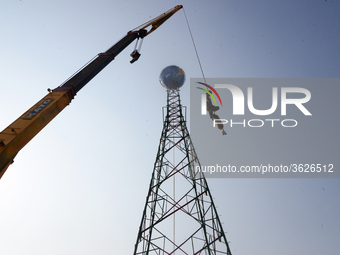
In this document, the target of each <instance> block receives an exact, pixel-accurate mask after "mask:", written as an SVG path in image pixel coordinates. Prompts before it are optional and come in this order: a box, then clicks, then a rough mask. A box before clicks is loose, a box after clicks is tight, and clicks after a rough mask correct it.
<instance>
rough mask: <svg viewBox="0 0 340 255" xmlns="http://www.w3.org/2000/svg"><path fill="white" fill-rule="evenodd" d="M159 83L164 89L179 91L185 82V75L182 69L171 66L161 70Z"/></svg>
mask: <svg viewBox="0 0 340 255" xmlns="http://www.w3.org/2000/svg"><path fill="white" fill-rule="evenodd" d="M159 81H160V83H161V84H162V85H163V87H165V88H166V89H171V90H175V89H179V88H180V87H182V86H183V84H184V82H185V74H184V71H183V69H182V68H180V67H178V66H175V65H171V66H167V67H165V68H164V69H163V71H162V72H161V74H160V76H159Z"/></svg>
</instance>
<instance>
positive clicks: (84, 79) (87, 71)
mask: <svg viewBox="0 0 340 255" xmlns="http://www.w3.org/2000/svg"><path fill="white" fill-rule="evenodd" d="M181 8H182V5H177V6H175V7H174V8H172V9H170V10H168V11H167V12H165V13H163V14H161V15H159V16H158V17H156V18H154V19H152V20H150V21H148V22H146V23H144V24H143V25H141V26H139V27H137V28H135V29H133V30H131V31H129V32H128V33H127V35H126V36H124V37H123V38H122V39H121V40H120V41H118V42H117V43H116V44H115V45H113V46H112V47H111V48H110V49H108V50H107V51H106V52H104V53H99V54H98V55H97V57H96V58H95V59H94V60H92V61H91V62H90V63H89V64H88V65H86V66H85V67H84V68H82V69H81V70H79V71H78V72H77V73H76V74H75V75H73V76H72V77H71V78H70V79H68V80H67V81H66V82H65V83H63V84H62V85H60V86H59V87H57V88H55V89H53V90H51V91H50V92H49V93H48V94H47V95H46V96H45V97H44V98H42V99H41V100H40V101H38V102H37V104H35V105H34V106H32V107H31V108H30V109H29V110H28V111H27V112H25V113H24V114H23V115H21V116H20V117H19V118H18V119H17V120H15V121H14V122H13V123H12V124H10V125H9V126H8V127H7V128H5V129H4V130H3V131H2V132H1V133H0V178H1V177H2V176H3V174H4V173H5V171H6V170H7V168H8V166H9V165H10V164H12V163H13V160H14V157H15V156H16V155H17V153H18V152H19V151H20V150H21V149H22V148H23V147H24V146H25V145H26V144H27V143H28V142H29V141H30V140H31V139H32V138H33V137H34V136H35V135H36V134H38V133H39V132H40V131H41V130H42V129H43V128H44V127H45V126H46V125H47V124H48V123H49V122H50V121H51V120H52V119H53V118H54V117H55V116H57V115H58V114H59V113H60V112H61V111H62V110H63V109H64V108H65V107H66V106H67V105H68V104H69V103H70V102H71V100H72V99H73V98H74V96H75V95H76V94H77V92H78V91H79V90H81V89H82V88H83V87H84V86H85V85H86V84H87V83H88V82H89V81H90V80H91V79H92V78H93V77H95V76H96V75H97V74H98V73H99V72H100V71H101V70H103V69H104V68H105V67H106V66H107V65H108V64H109V63H110V62H111V61H112V60H113V59H114V58H115V57H116V56H117V55H118V54H119V53H120V52H121V51H122V50H124V49H125V48H126V47H127V46H128V45H130V44H131V43H132V42H133V41H134V40H135V39H139V38H144V37H145V36H147V35H148V34H150V33H151V32H153V31H154V30H156V29H157V28H158V27H159V26H160V25H161V24H163V23H164V22H165V21H166V20H167V19H168V18H170V17H171V16H172V15H173V14H175V13H176V12H177V11H178V10H180V9H181ZM148 29H149V30H148ZM131 56H132V57H133V59H132V60H131V63H133V62H135V61H136V60H137V59H138V58H139V56H140V54H139V52H138V51H136V50H135V51H134V52H133V53H132V54H131Z"/></svg>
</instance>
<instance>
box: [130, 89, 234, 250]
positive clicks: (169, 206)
mask: <svg viewBox="0 0 340 255" xmlns="http://www.w3.org/2000/svg"><path fill="white" fill-rule="evenodd" d="M197 166H199V169H201V168H200V163H199V160H198V157H197V154H196V152H195V150H194V146H193V144H192V141H191V138H190V135H189V132H188V129H187V127H186V120H185V117H184V116H183V112H182V105H181V101H180V94H179V89H178V88H176V89H167V106H166V114H165V117H164V123H163V131H162V136H161V139H160V143H159V147H158V153H157V157H156V161H155V164H154V170H153V173H152V177H151V182H150V186H149V191H148V195H147V198H146V204H145V207H144V211H143V216H142V221H141V225H140V227H139V232H138V236H137V241H136V244H135V250H134V254H143V255H144V254H145V255H146V254H228V255H231V251H230V249H229V245H228V241H227V238H226V236H225V233H224V231H223V228H222V224H221V221H220V219H219V216H218V214H217V211H216V207H215V205H214V202H213V199H212V196H211V193H210V190H209V187H208V184H207V181H206V179H205V177H204V175H203V173H202V172H200V171H195V167H197ZM175 186H176V188H175ZM171 218H172V219H173V220H171ZM171 223H174V226H172V225H171ZM175 224H176V225H175ZM175 226H176V229H175ZM174 233H175V234H174ZM171 237H172V238H171Z"/></svg>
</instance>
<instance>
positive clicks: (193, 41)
mask: <svg viewBox="0 0 340 255" xmlns="http://www.w3.org/2000/svg"><path fill="white" fill-rule="evenodd" d="M183 12H184V17H185V20H186V22H187V25H188V29H189V33H190V37H191V41H192V44H193V45H194V49H195V53H196V57H197V60H198V64H199V66H200V68H201V72H202V76H203V79H204V83H207V82H206V80H205V76H204V72H203V68H202V64H201V60H200V58H199V56H198V51H197V48H196V44H195V40H194V37H193V36H192V33H191V28H190V25H189V21H188V18H187V15H186V13H185V10H184V7H183Z"/></svg>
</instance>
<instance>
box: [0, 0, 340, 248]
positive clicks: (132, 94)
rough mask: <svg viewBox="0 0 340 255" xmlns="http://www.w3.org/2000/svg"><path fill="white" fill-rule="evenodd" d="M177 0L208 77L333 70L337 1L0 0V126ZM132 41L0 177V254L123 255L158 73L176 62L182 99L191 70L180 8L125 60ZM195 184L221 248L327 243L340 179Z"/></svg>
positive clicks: (147, 153) (334, 227)
mask: <svg viewBox="0 0 340 255" xmlns="http://www.w3.org/2000/svg"><path fill="white" fill-rule="evenodd" d="M177 4H182V5H183V6H184V8H185V11H186V14H187V16H188V20H189V22H190V25H191V29H192V33H193V35H194V38H195V42H196V46H197V49H198V51H199V54H200V58H201V61H202V66H203V69H204V72H205V76H207V77H211V78H217V77H222V78H223V77H240V78H242V77H274V78H281V77H287V78H294V77H301V78H306V77H308V78H317V77H318V78H319V77H322V78H328V77H339V75H340V71H339V66H340V63H339V62H340V47H339V46H340V45H339V41H340V40H339V31H340V18H339V17H340V1H338V0H333V1H330V0H328V1H324V0H314V1H307V0H301V1H269V0H264V1H255V0H254V1H251V0H247V1H241V0H240V1H227V0H225V1H222V0H220V1H218V0H216V1H187V0H185V1H182V2H177V1H171V0H170V1H151V0H149V1H105V0H85V1H84V0H83V1H75V0H69V1H55V0H50V1H43V0H32V1H28V0H22V1H19V0H16V1H13V0H3V1H1V3H0V31H1V40H0V70H1V72H0V86H1V87H0V88H1V100H0V119H1V120H0V129H1V130H2V129H4V128H5V127H7V126H8V125H9V124H10V123H11V122H12V121H14V120H15V119H16V118H17V117H18V116H20V115H21V114H22V113H23V112H25V111H26V110H27V109H28V108H29V107H31V106H32V105H33V104H35V103H36V102H37V101H38V100H40V99H41V98H42V97H43V96H45V94H46V93H47V88H55V87H57V86H58V85H60V84H61V83H62V82H63V81H64V80H66V79H67V78H68V77H69V76H70V75H72V74H73V73H74V72H75V71H76V70H78V69H79V68H80V67H81V66H83V65H84V64H85V63H86V62H87V61H88V60H90V59H91V58H92V57H93V56H95V55H96V54H98V53H99V52H102V51H105V50H106V49H108V48H109V47H110V46H111V45H113V44H114V43H115V42H117V41H118V40H119V39H120V38H122V37H123V36H124V35H125V34H126V33H127V31H129V30H131V29H133V28H135V27H137V26H139V25H140V24H142V23H144V22H145V21H148V20H149V19H151V18H153V17H155V16H157V15H159V14H161V13H162V12H164V11H166V10H168V9H170V8H172V7H173V6H175V5H177ZM133 47H134V45H131V46H130V47H129V48H128V49H126V50H125V51H123V52H122V53H121V54H120V55H119V56H118V57H117V58H116V59H115V60H114V61H113V62H112V63H111V64H110V65H109V66H108V67H107V68H106V69H105V70H103V71H102V72H101V73H100V74H99V75H98V76H97V77H95V78H94V79H93V80H92V81H91V82H90V83H89V84H88V85H87V86H86V87H85V88H84V89H83V90H82V91H80V92H79V93H78V95H77V96H76V97H75V99H74V101H72V103H71V104H70V106H68V107H67V108H66V109H65V110H64V111H63V112H62V113H61V114H60V115H59V116H57V117H56V119H54V120H53V121H52V122H51V123H50V124H49V125H48V126H47V127H46V128H45V129H44V130H43V131H42V132H41V133H39V134H38V135H37V136H36V137H35V138H34V139H33V140H32V141H31V142H30V143H29V144H28V145H27V146H26V147H25V148H24V149H23V150H22V151H20V153H19V154H18V156H17V157H16V159H15V163H14V164H13V165H12V166H11V167H10V168H9V169H8V171H7V172H6V174H5V175H4V176H3V178H2V179H1V180H0V215H1V217H0V244H1V254H6V255H21V254H25V255H30V254H32V255H33V254H34V255H40V254H41V255H42V254H51V255H53V254H65V255H71V254H72V255H73V254H81V255H87V254H132V252H133V246H134V244H135V241H136V237H137V232H138V227H139V224H140V220H141V216H142V211H143V206H144V203H145V197H146V195H147V191H148V186H149V181H150V177H151V173H152V168H153V164H154V160H155V157H156V153H157V147H158V143H159V138H160V135H161V129H162V107H163V106H164V105H165V104H166V92H165V90H164V88H163V87H162V86H161V85H160V84H159V81H158V77H159V74H160V72H161V70H162V69H163V68H164V67H166V66H167V65H171V64H176V65H178V66H180V67H182V68H183V69H184V71H185V72H186V75H187V83H186V84H185V85H184V86H183V89H182V90H181V95H182V103H183V104H184V105H188V106H189V98H190V97H189V79H190V78H197V77H201V72H200V68H199V65H198V63H197V60H196V56H195V52H194V49H193V46H192V42H191V39H190V35H189V32H188V28H187V25H186V22H185V17H184V14H183V11H180V12H178V13H177V14H175V15H174V16H173V17H171V19H169V20H168V21H167V22H166V23H165V24H164V25H162V27H160V28H159V29H158V30H157V31H155V32H154V33H152V34H151V35H150V36H148V37H147V38H146V39H145V40H144V42H143V46H142V50H141V53H142V56H141V58H140V60H139V61H138V62H136V63H134V64H133V65H131V64H130V63H129V61H130V56H129V54H130V53H131V52H132V50H133ZM338 118H339V116H332V117H331V120H332V123H331V124H334V125H337V126H338V124H339V121H338V120H337V119H338ZM331 120H330V121H331ZM333 121H334V122H333ZM323 135H327V134H322V130H320V137H318V139H320V142H321V143H322V136H323ZM193 142H194V143H195V141H193ZM331 149H334V150H335V149H336V148H331ZM245 156H246V155H245ZM312 156H313V155H311V158H312ZM338 167H339V166H337V168H338ZM208 182H209V185H210V189H211V191H212V194H213V196H214V198H215V203H216V205H217V206H218V208H217V210H218V212H219V214H220V215H221V219H222V221H223V222H224V225H223V227H224V230H225V231H226V232H227V238H228V240H229V241H230V247H231V250H232V252H233V254H237V255H246V254H262V255H272V254H278V255H280V254H308V255H316V254H318V255H319V254H329V255H331V254H338V253H339V251H340V243H339V240H340V180H339V179H226V178H225V179H209V180H208Z"/></svg>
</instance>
